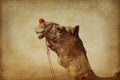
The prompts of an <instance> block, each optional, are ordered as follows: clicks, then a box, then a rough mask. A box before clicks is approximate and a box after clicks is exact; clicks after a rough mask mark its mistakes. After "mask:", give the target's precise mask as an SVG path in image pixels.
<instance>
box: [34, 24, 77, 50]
mask: <svg viewBox="0 0 120 80" xmlns="http://www.w3.org/2000/svg"><path fill="white" fill-rule="evenodd" d="M35 31H36V33H37V35H38V38H39V39H42V38H44V37H45V38H46V39H47V41H48V43H49V47H50V48H51V49H52V50H53V51H55V52H56V51H57V50H56V49H57V48H63V49H64V48H65V45H66V46H70V45H71V43H72V40H74V39H77V37H78V32H79V26H75V27H65V26H60V25H59V24H57V23H54V22H44V23H42V24H39V25H38V26H37V27H35ZM66 42H68V43H67V44H66ZM54 48H55V49H54Z"/></svg>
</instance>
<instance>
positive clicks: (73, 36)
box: [35, 21, 120, 80]
mask: <svg viewBox="0 0 120 80" xmlns="http://www.w3.org/2000/svg"><path fill="white" fill-rule="evenodd" d="M35 32H36V33H37V35H38V38H39V39H42V38H44V37H45V38H46V40H47V42H48V47H49V48H50V49H51V50H53V51H54V52H55V53H56V54H57V56H58V63H59V64H60V65H61V66H63V67H64V68H65V69H66V70H67V72H68V74H69V76H70V79H71V80H120V71H119V72H117V73H116V74H115V75H114V76H112V77H108V78H100V77H98V76H96V74H95V73H94V72H93V70H92V69H91V67H90V64H89V61H88V58H87V55H86V50H85V48H84V45H83V42H82V40H81V39H80V37H79V35H78V34H79V25H76V26H75V27H71V26H61V25H59V24H57V23H54V22H44V21H43V22H42V23H40V24H39V26H37V27H35Z"/></svg>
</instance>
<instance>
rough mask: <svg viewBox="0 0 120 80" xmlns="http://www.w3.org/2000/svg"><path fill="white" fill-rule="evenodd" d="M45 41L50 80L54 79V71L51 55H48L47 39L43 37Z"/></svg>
mask: <svg viewBox="0 0 120 80" xmlns="http://www.w3.org/2000/svg"><path fill="white" fill-rule="evenodd" d="M45 41H46V46H47V57H48V62H49V67H50V72H51V76H52V80H56V76H55V72H54V69H53V66H52V61H51V57H50V50H49V47H48V43H47V39H45Z"/></svg>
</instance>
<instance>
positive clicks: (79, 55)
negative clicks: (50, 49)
mask: <svg viewBox="0 0 120 80" xmlns="http://www.w3.org/2000/svg"><path fill="white" fill-rule="evenodd" d="M71 48H72V49H70V50H69V51H68V52H69V54H74V58H73V59H72V61H71V62H70V63H69V66H68V68H67V71H68V73H69V74H70V77H71V79H72V80H78V78H80V77H82V76H83V75H84V74H86V73H87V72H91V73H92V71H91V67H90V64H89V61H88V58H87V56H86V51H85V48H84V46H83V43H82V41H78V42H76V43H75V45H74V46H73V47H71ZM72 56H73V55H72Z"/></svg>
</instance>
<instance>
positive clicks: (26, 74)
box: [0, 0, 120, 80]
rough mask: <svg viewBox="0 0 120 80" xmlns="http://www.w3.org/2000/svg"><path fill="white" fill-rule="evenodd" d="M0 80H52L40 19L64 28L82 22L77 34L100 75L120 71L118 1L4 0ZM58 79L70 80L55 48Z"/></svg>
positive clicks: (52, 53) (108, 74)
mask: <svg viewBox="0 0 120 80" xmlns="http://www.w3.org/2000/svg"><path fill="white" fill-rule="evenodd" d="M0 2H1V12H0V19H1V20H0V22H1V24H0V31H1V33H0V80H52V79H51V74H50V70H49V65H48V59H47V53H46V45H45V40H44V39H42V40H39V39H38V38H37V35H36V33H35V31H34V27H35V26H37V25H38V19H39V18H44V19H45V20H46V21H53V22H56V23H59V24H60V25H64V26H72V27H74V26H75V25H80V32H79V36H80V37H81V39H82V40H83V43H84V45H85V48H86V50H87V57H88V59H89V62H90V65H91V67H92V69H93V71H94V72H95V73H96V75H98V76H100V77H109V76H113V75H114V73H115V72H117V71H118V70H120V8H119V0H2V1H0ZM50 54H51V59H52V65H53V67H54V70H55V74H56V77H57V80H69V78H68V74H67V73H66V71H65V69H64V68H63V67H61V66H60V65H59V64H58V63H57V55H56V54H55V53H54V52H52V51H51V53H50Z"/></svg>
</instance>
